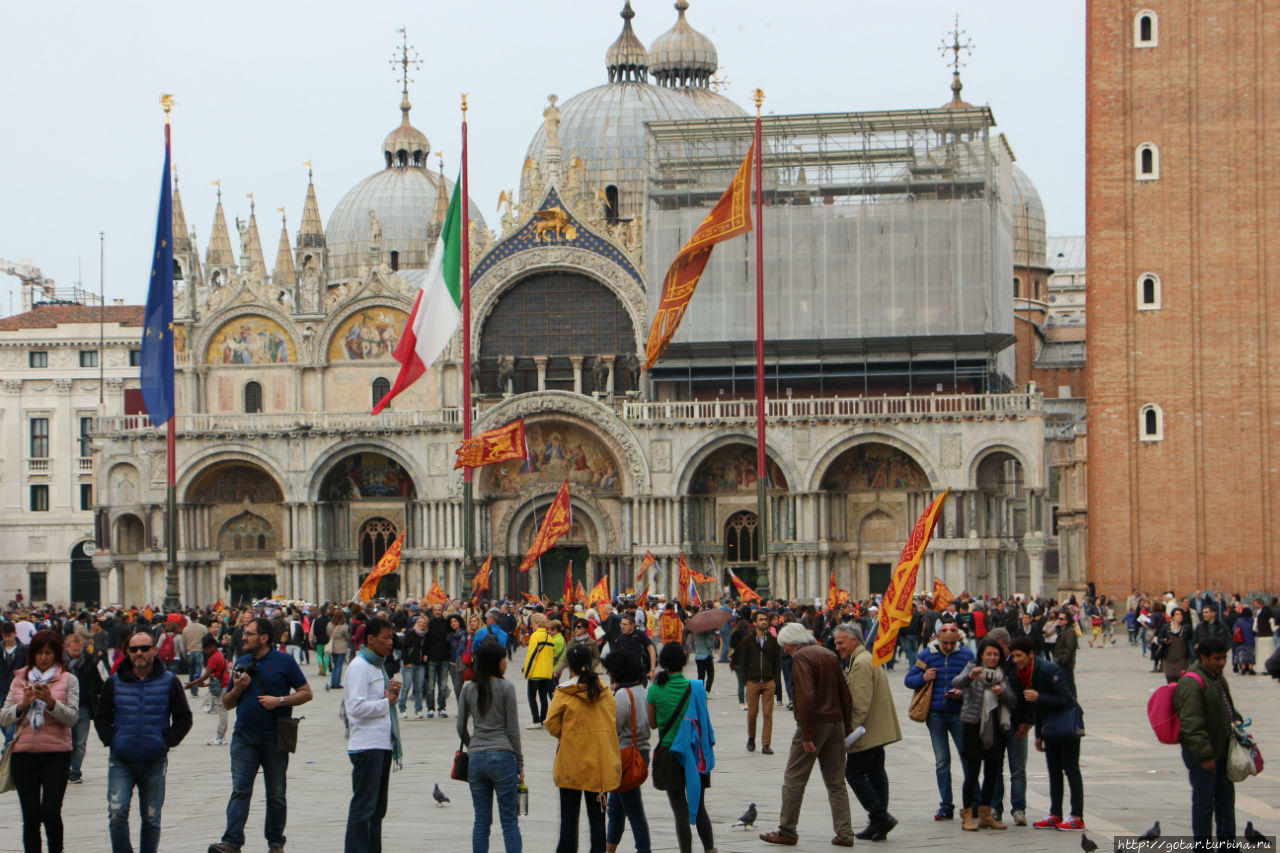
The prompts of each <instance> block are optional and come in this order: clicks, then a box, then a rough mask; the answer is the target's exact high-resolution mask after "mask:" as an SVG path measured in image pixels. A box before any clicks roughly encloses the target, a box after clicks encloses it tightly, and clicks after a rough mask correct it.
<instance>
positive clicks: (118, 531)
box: [111, 513, 147, 554]
mask: <svg viewBox="0 0 1280 853" xmlns="http://www.w3.org/2000/svg"><path fill="white" fill-rule="evenodd" d="M146 547H147V546H146V532H145V529H144V528H143V526H142V519H140V518H138V517H137V516H136V515H133V514H132V513H128V514H125V515H122V516H120V517H119V518H117V519H116V523H115V530H114V531H113V535H112V537H111V550H112V551H114V552H115V553H116V554H137V553H138V552H139V551H145V550H146Z"/></svg>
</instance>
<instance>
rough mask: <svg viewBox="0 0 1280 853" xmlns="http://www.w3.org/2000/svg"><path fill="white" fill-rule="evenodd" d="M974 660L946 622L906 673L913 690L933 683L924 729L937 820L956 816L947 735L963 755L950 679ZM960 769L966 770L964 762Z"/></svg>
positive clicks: (955, 629)
mask: <svg viewBox="0 0 1280 853" xmlns="http://www.w3.org/2000/svg"><path fill="white" fill-rule="evenodd" d="M971 660H973V652H971V651H969V650H968V649H967V648H965V647H964V646H962V645H961V644H960V628H959V627H958V626H957V625H956V623H954V622H943V623H942V625H941V627H940V628H938V636H937V639H935V640H934V641H933V642H932V643H930V644H929V645H927V646H925V648H923V649H922V650H921V651H920V656H919V657H918V658H916V663H915V666H913V667H911V669H910V670H908V672H907V679H906V681H907V687H910V688H911V689H912V690H917V689H919V688H920V687H923V686H924V685H925V684H928V683H930V682H932V683H933V697H932V700H931V701H930V703H929V718H928V720H926V721H925V726H926V727H927V728H928V729H929V740H930V741H932V743H933V761H934V768H935V769H936V771H937V774H938V794H939V796H941V797H942V802H941V803H940V804H939V807H938V811H937V812H936V813H935V814H934V816H933V819H934V820H951V819H952V818H954V817H955V811H956V809H955V803H954V802H952V799H951V749H950V747H948V746H947V736H948V735H950V736H951V740H952V741H954V742H955V745H956V754H957V755H961V754H963V753H962V746H961V744H962V743H963V734H964V724H963V723H962V722H960V691H959V690H954V689H952V688H951V679H953V678H955V677H956V676H957V675H959V674H960V670H962V669H964V665H965V664H967V663H968V662H969V661H971ZM960 766H961V768H964V767H965V763H964V762H963V761H961V762H960Z"/></svg>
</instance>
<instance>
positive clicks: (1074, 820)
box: [1054, 816, 1084, 832]
mask: <svg viewBox="0 0 1280 853" xmlns="http://www.w3.org/2000/svg"><path fill="white" fill-rule="evenodd" d="M1054 829H1060V830H1062V831H1063V832H1084V818H1079V817H1075V816H1072V817H1069V818H1067V819H1066V820H1060V821H1058V825H1057V826H1055V827H1054Z"/></svg>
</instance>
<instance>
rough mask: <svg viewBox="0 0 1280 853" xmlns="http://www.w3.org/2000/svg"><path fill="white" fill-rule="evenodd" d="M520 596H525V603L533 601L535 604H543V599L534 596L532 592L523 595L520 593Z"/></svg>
mask: <svg viewBox="0 0 1280 853" xmlns="http://www.w3.org/2000/svg"><path fill="white" fill-rule="evenodd" d="M520 594H521V595H523V596H524V600H525V601H531V602H533V603H534V604H541V603H542V599H541V598H538V596H536V595H534V594H533V593H531V592H522V593H520Z"/></svg>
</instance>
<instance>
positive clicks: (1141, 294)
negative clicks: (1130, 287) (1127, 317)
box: [1138, 272, 1160, 311]
mask: <svg viewBox="0 0 1280 853" xmlns="http://www.w3.org/2000/svg"><path fill="white" fill-rule="evenodd" d="M1159 307H1160V276H1158V275H1156V274H1155V273H1153V272H1144V273H1143V274H1142V275H1140V276H1138V309H1139V310H1141V311H1154V310H1156V309H1157V308H1159Z"/></svg>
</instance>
